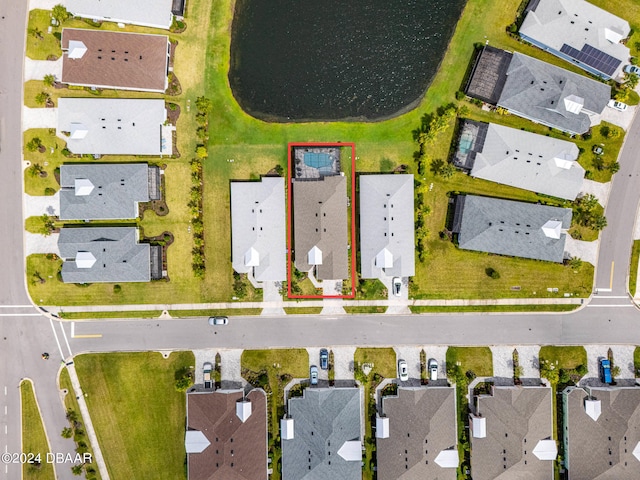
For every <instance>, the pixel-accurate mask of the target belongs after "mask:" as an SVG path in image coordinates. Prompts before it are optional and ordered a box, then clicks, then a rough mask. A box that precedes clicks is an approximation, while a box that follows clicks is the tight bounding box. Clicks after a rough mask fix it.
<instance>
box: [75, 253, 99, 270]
mask: <svg viewBox="0 0 640 480" xmlns="http://www.w3.org/2000/svg"><path fill="white" fill-rule="evenodd" d="M94 263H96V257H94V256H93V253H91V252H78V253H77V254H76V266H77V267H78V268H91V267H93V264H94Z"/></svg>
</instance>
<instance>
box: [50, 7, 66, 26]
mask: <svg viewBox="0 0 640 480" xmlns="http://www.w3.org/2000/svg"><path fill="white" fill-rule="evenodd" d="M51 16H52V17H53V19H54V20H55V21H56V22H58V25H62V22H64V21H66V20H67V19H68V18H69V16H70V15H69V12H68V11H67V9H66V8H65V6H64V5H62V4H58V5H56V6H55V7H53V8H52V9H51Z"/></svg>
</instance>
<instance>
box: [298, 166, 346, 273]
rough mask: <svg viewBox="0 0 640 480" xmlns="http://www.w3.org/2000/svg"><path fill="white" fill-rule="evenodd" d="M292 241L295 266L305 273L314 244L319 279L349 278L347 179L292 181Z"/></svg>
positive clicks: (339, 177)
mask: <svg viewBox="0 0 640 480" xmlns="http://www.w3.org/2000/svg"><path fill="white" fill-rule="evenodd" d="M293 215H294V219H293V226H294V230H293V239H294V240H293V243H294V247H295V263H296V268H297V269H298V270H300V271H302V272H308V271H309V270H310V269H311V265H309V263H308V257H307V254H308V253H309V250H311V249H312V248H313V247H314V246H317V247H318V248H319V249H320V250H321V251H322V265H318V274H317V277H318V278H319V279H320V280H340V279H345V278H348V277H349V265H348V255H347V244H348V235H347V181H346V179H345V177H343V176H339V175H336V176H328V177H322V179H321V180H315V181H296V182H294V183H293Z"/></svg>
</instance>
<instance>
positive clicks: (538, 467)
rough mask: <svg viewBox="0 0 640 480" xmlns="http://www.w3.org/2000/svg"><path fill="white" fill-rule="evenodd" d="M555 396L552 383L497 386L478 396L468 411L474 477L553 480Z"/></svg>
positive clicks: (556, 448) (478, 478) (480, 478)
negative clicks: (469, 412) (542, 385)
mask: <svg viewBox="0 0 640 480" xmlns="http://www.w3.org/2000/svg"><path fill="white" fill-rule="evenodd" d="M470 394H471V392H470ZM553 401H554V398H553V392H552V390H551V388H550V387H497V386H494V387H493V388H492V393H491V395H479V396H476V397H475V406H473V408H472V412H473V413H471V414H470V415H469V424H470V434H471V474H472V475H473V479H474V480H510V479H514V478H527V479H531V480H538V479H539V480H551V479H553V465H554V460H555V459H556V456H557V454H558V447H557V445H556V441H555V440H553V422H554V417H553Z"/></svg>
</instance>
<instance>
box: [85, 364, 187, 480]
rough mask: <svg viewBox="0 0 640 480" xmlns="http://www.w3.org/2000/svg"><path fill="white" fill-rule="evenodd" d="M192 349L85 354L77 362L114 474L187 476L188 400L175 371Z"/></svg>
mask: <svg viewBox="0 0 640 480" xmlns="http://www.w3.org/2000/svg"><path fill="white" fill-rule="evenodd" d="M194 364H195V358H194V356H193V353H191V352H174V353H172V354H171V355H170V356H169V358H168V359H166V360H165V359H164V358H163V357H162V355H160V354H159V353H157V352H149V353H107V354H96V355H80V356H78V357H76V359H75V365H76V369H77V372H78V377H79V379H80V384H81V385H82V389H83V390H84V392H85V393H86V401H87V406H88V408H89V412H90V413H91V420H92V421H93V425H94V427H95V430H96V435H97V436H98V441H99V442H100V446H101V449H102V454H103V455H104V459H105V462H106V464H107V469H108V471H109V475H110V477H111V478H146V477H147V476H148V475H149V472H154V473H153V478H157V479H161V478H166V479H168V480H176V479H181V478H186V475H185V468H184V462H185V458H186V454H185V450H184V432H185V426H184V422H185V416H186V405H185V402H186V399H185V393H184V392H178V391H177V390H176V389H175V385H174V384H175V381H176V372H177V371H179V370H181V369H184V368H188V367H190V366H193V365H194Z"/></svg>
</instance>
